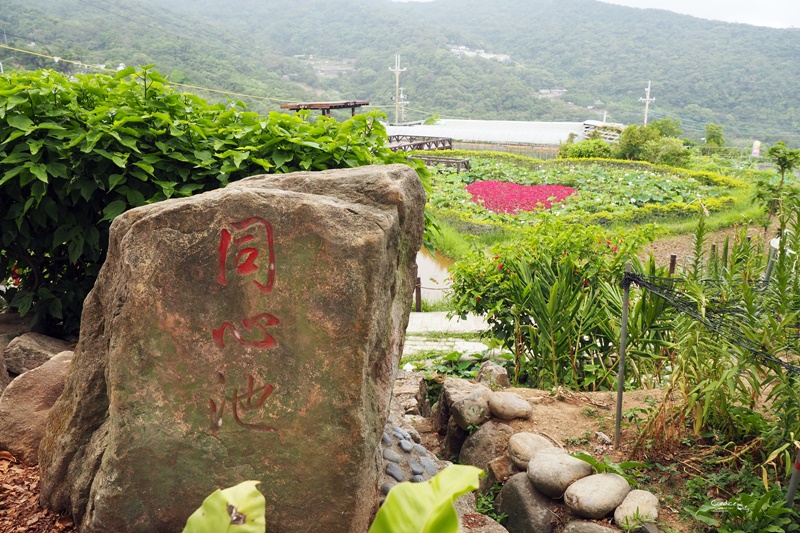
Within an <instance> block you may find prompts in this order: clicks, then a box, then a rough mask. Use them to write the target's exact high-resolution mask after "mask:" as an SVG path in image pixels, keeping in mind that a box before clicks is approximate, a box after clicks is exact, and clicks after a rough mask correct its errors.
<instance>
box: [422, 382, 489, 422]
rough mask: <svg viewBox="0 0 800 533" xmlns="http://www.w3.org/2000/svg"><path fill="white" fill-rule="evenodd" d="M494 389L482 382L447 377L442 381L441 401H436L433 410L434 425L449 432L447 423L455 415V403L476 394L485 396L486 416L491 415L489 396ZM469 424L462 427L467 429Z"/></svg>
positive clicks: (478, 396)
mask: <svg viewBox="0 0 800 533" xmlns="http://www.w3.org/2000/svg"><path fill="white" fill-rule="evenodd" d="M491 393H492V390H491V389H490V388H489V387H487V386H486V385H483V384H480V383H472V382H470V381H467V380H466V379H459V378H451V377H447V378H445V380H444V383H442V391H441V394H440V395H439V401H438V402H436V408H435V409H434V412H433V425H434V427H435V428H436V430H437V431H438V432H439V433H441V434H445V433H446V432H447V425H448V423H449V421H450V417H451V416H453V412H452V410H453V405H454V404H456V403H459V402H463V401H465V400H467V398H468V397H470V396H472V395H475V397H476V398H479V399H480V398H485V399H486V404H485V410H486V418H485V419H483V420H486V419H488V415H489V402H488V397H489V395H490V394H491ZM468 426H469V424H467V425H466V426H464V427H462V429H464V430H466V429H467V428H468Z"/></svg>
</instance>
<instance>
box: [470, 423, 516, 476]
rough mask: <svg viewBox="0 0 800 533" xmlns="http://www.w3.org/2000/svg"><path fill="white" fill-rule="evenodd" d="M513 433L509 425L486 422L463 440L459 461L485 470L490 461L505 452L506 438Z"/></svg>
mask: <svg viewBox="0 0 800 533" xmlns="http://www.w3.org/2000/svg"><path fill="white" fill-rule="evenodd" d="M513 434H514V430H513V429H512V428H511V426H507V425H506V424H498V423H494V422H486V423H485V424H483V425H482V426H481V427H480V428H478V430H477V431H476V432H475V433H473V434H472V435H470V436H469V437H467V440H466V441H464V445H463V446H462V447H461V453H460V454H459V456H458V459H459V462H461V463H462V464H467V465H472V466H476V467H478V468H480V469H482V470H486V467H487V465H488V464H489V462H490V461H492V460H493V459H495V458H496V457H499V456H502V455H503V454H504V453H505V452H506V447H507V446H508V439H509V437H511V435H513Z"/></svg>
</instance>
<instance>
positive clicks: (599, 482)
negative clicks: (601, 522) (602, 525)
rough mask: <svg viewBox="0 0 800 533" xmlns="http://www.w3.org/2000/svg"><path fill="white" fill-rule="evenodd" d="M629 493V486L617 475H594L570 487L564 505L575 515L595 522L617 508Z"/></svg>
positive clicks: (565, 495) (565, 494)
mask: <svg viewBox="0 0 800 533" xmlns="http://www.w3.org/2000/svg"><path fill="white" fill-rule="evenodd" d="M630 491H631V486H630V485H629V484H628V482H627V480H626V479H625V478H624V477H622V476H620V475H619V474H609V473H604V474H594V475H592V476H587V477H585V478H583V479H579V480H578V481H576V482H575V483H573V484H572V485H570V486H569V488H568V489H567V491H566V492H565V493H564V503H565V504H566V505H567V507H569V508H570V510H571V511H572V512H573V513H575V514H576V515H578V516H581V517H583V518H591V519H593V520H596V519H598V518H603V517H604V516H606V515H608V514H609V513H611V512H612V511H613V510H614V509H616V508H617V507H619V505H620V504H621V503H622V502H623V500H625V496H627V495H628V493H629V492H630Z"/></svg>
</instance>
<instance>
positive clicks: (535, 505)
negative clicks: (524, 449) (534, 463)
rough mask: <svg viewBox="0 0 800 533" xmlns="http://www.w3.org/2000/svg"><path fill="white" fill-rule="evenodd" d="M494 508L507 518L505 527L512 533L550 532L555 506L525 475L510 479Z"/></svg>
mask: <svg viewBox="0 0 800 533" xmlns="http://www.w3.org/2000/svg"><path fill="white" fill-rule="evenodd" d="M497 497H498V503H497V509H498V511H500V512H501V513H505V514H507V515H508V518H506V520H505V527H506V529H508V530H509V531H510V532H512V533H551V532H552V531H553V530H554V529H555V526H556V523H557V520H558V515H557V514H556V513H555V512H554V508H555V507H557V505H556V504H555V503H554V502H553V501H552V500H551V499H549V498H547V497H546V496H544V495H543V494H541V493H539V492H538V491H537V490H536V489H535V488H534V486H533V485H532V484H531V482H530V480H528V477H527V476H526V475H525V473H520V474H516V475H514V476H511V479H509V480H508V481H507V482H506V484H505V485H503V489H502V490H501V491H500V494H498V496H497Z"/></svg>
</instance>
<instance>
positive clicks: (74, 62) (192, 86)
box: [0, 44, 296, 104]
mask: <svg viewBox="0 0 800 533" xmlns="http://www.w3.org/2000/svg"><path fill="white" fill-rule="evenodd" d="M0 48H5V49H7V50H13V51H14V52H20V53H22V54H29V55H32V56H37V57H43V58H46V59H52V60H54V61H55V62H56V63H58V62H59V61H63V62H64V63H70V64H72V65H77V66H81V67H88V68H94V69H97V70H101V71H104V72H116V71H115V70H113V69H108V68H105V67H103V66H100V65H90V64H87V63H83V62H81V61H73V60H71V59H64V58H61V57H56V56H50V55H47V54H40V53H38V52H31V51H30V50H23V49H22V48H14V47H13V46H5V45H2V44H0ZM166 84H167V85H173V86H175V87H186V88H189V89H197V90H202V91H208V92H212V93H219V94H226V95H231V96H241V97H244V98H255V99H257V100H266V101H271V102H279V103H282V104H287V103H296V102H291V101H289V102H287V101H286V100H285V99H280V98H270V97H268V96H257V95H255V94H247V93H238V92H234V91H226V90H222V89H211V88H210V87H202V86H200V85H189V84H187V83H177V82H174V81H167V83H166Z"/></svg>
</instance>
